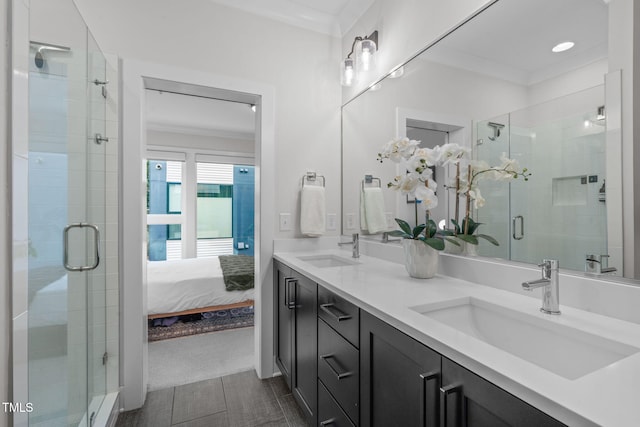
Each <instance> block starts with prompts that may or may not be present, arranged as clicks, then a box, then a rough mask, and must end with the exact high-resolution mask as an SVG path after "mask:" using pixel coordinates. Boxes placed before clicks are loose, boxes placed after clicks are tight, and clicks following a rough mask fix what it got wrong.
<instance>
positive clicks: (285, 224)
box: [280, 213, 291, 231]
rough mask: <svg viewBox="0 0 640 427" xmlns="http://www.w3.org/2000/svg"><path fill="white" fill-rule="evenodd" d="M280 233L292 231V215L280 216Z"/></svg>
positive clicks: (283, 214) (282, 214) (284, 214)
mask: <svg viewBox="0 0 640 427" xmlns="http://www.w3.org/2000/svg"><path fill="white" fill-rule="evenodd" d="M280 231H291V214H289V213H281V214H280Z"/></svg>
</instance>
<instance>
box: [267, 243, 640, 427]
mask: <svg viewBox="0 0 640 427" xmlns="http://www.w3.org/2000/svg"><path fill="white" fill-rule="evenodd" d="M320 254H333V255H337V256H340V257H343V258H348V259H351V258H350V252H347V251H345V250H326V251H313V252H296V253H290V252H277V253H275V254H274V258H276V259H277V260H279V261H281V262H283V263H285V264H287V265H288V266H289V267H291V268H293V269H294V270H296V271H298V272H299V273H301V274H304V275H305V276H307V277H309V278H310V279H312V280H314V281H316V282H317V283H319V284H320V285H322V286H324V287H326V288H327V289H330V290H332V291H334V292H335V293H336V294H338V295H340V296H342V297H344V298H346V299H347V300H349V301H351V302H353V303H355V304H357V305H358V306H360V307H361V308H363V309H364V310H366V311H368V312H370V313H371V314H373V315H375V316H377V317H379V318H381V319H382V320H384V321H386V322H387V323H389V324H391V325H392V326H394V327H395V328H397V329H399V330H401V331H402V332H404V333H406V334H407V335H409V336H411V337H413V338H415V339H416V340H418V341H420V342H422V343H424V344H425V345H427V346H429V347H431V348H432V349H434V350H436V351H438V352H439V353H441V354H442V355H443V356H445V357H448V358H449V359H451V360H453V361H454V362H457V363H459V364H460V365H462V366H464V367H466V368H468V369H470V370H471V371H473V372H475V373H477V374H478V375H480V376H482V377H484V378H485V379H487V380H489V381H491V382H492V383H494V384H496V385H498V386H500V387H502V388H503V389H505V390H507V391H509V392H510V393H512V394H514V395H516V396H518V397H520V398H521V399H523V400H525V401H527V402H528V403H530V404H531V405H533V406H535V407H537V408H539V409H540V410H542V411H544V412H545V413H547V414H549V415H551V416H552V417H554V418H556V419H558V420H560V421H562V422H564V423H566V424H567V425H570V426H582V425H603V426H612V427H621V426H640V410H638V404H640V351H639V352H637V353H635V354H632V355H631V356H628V357H626V358H623V359H621V360H619V361H617V362H615V363H612V364H610V365H608V366H605V367H604V368H601V369H599V370H596V371H594V372H591V373H588V374H586V375H584V376H582V377H579V378H577V379H573V380H570V379H566V378H564V377H562V376H560V375H557V374H554V373H552V372H550V371H548V370H546V369H544V368H541V367H538V366H537V365H534V364H533V363H530V362H528V361H525V360H523V359H520V358H518V357H516V356H514V355H511V354H510V353H507V352H506V351H503V350H501V349H499V348H497V347H494V346H492V345H489V344H487V343H485V342H482V341H480V340H478V339H475V338H472V337H470V336H468V335H466V334H463V333H461V332H459V331H457V330H455V329H453V328H451V327H448V326H446V325H445V324H443V323H440V322H438V321H436V320H433V319H430V318H428V317H425V316H423V315H421V314H420V313H418V312H417V311H414V310H411V309H410V308H409V307H415V306H420V305H423V304H430V303H435V302H438V301H447V300H451V299H455V298H462V297H474V298H477V299H481V300H485V301H489V302H491V303H494V304H498V305H501V306H505V307H508V308H510V309H513V310H517V311H521V312H523V313H526V314H528V315H531V316H536V317H540V318H542V319H544V320H546V321H550V322H556V323H558V324H559V325H566V326H569V327H572V328H575V329H578V330H584V331H586V332H589V333H591V334H594V335H598V336H601V337H605V338H607V339H610V340H614V341H618V342H620V343H623V344H627V345H629V346H632V347H636V348H638V349H640V325H638V324H635V323H631V322H626V321H623V320H618V319H613V318H610V317H606V316H602V315H598V314H594V313H590V312H586V311H583V310H578V309H574V308H571V307H567V306H563V305H562V301H560V309H561V311H562V314H561V315H559V316H550V315H547V314H543V313H541V312H540V311H539V309H540V306H541V301H540V300H539V299H534V298H530V297H526V296H522V295H518V294H516V293H513V292H507V291H504V290H500V289H495V288H492V287H489V286H483V285H478V284H475V283H471V282H467V281H464V280H460V279H455V278H451V277H447V276H440V275H438V276H436V277H434V278H432V279H413V278H411V277H409V275H408V274H407V272H406V270H405V268H404V266H403V265H401V264H397V263H392V262H388V261H384V260H381V259H379V258H373V257H369V256H366V255H361V256H360V258H359V259H358V262H359V263H358V264H356V265H347V266H343V267H330V268H318V267H314V266H313V265H311V264H310V263H308V262H305V261H303V260H300V259H299V258H298V257H301V256H306V255H320ZM514 286H520V284H519V283H514ZM560 287H561V289H562V280H561V281H560ZM639 309H640V308H639Z"/></svg>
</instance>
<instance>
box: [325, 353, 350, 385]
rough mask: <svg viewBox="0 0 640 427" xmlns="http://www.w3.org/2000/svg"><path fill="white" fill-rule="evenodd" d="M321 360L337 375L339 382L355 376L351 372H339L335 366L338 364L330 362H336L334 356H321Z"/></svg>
mask: <svg viewBox="0 0 640 427" xmlns="http://www.w3.org/2000/svg"><path fill="white" fill-rule="evenodd" d="M320 358H321V359H322V360H324V361H325V363H326V364H327V365H328V366H329V369H331V370H332V371H333V373H334V374H335V376H336V377H338V379H339V380H341V379H343V378H347V377H349V376H351V375H352V374H353V372H351V371H347V372H339V371H338V369H336V367H335V366H333V365H334V364H336V365H337V363H336V362H330V361H331V360H335V356H334V355H333V354H325V355H324V356H320Z"/></svg>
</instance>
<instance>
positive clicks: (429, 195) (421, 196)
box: [415, 181, 438, 210]
mask: <svg viewBox="0 0 640 427" xmlns="http://www.w3.org/2000/svg"><path fill="white" fill-rule="evenodd" d="M429 182H431V181H429ZM415 198H416V200H417V201H420V206H421V207H422V208H423V209H425V210H426V209H433V208H435V207H436V206H438V197H437V196H436V193H435V192H434V191H433V189H431V188H429V187H427V186H425V185H419V186H418V187H417V188H416V191H415Z"/></svg>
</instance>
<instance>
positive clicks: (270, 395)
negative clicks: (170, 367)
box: [116, 370, 309, 427]
mask: <svg viewBox="0 0 640 427" xmlns="http://www.w3.org/2000/svg"><path fill="white" fill-rule="evenodd" d="M164 426H167V427H169V426H180V427H217V426H221V427H222V426H224V427H226V426H233V427H236V426H237V427H254V426H282V427H294V426H295V427H298V426H300V427H308V426H309V425H308V424H307V423H306V421H305V419H304V415H303V414H302V411H301V410H300V408H299V407H298V405H297V404H296V402H295V400H294V398H293V395H292V394H291V392H290V391H289V389H288V388H287V385H286V383H285V382H284V379H283V378H282V377H275V378H269V379H267V380H260V379H259V378H258V377H257V376H256V373H255V371H254V370H250V371H244V372H240V373H237V374H232V375H227V376H224V377H219V378H213V379H210V380H204V381H199V382H196V383H192V384H186V385H181V386H177V387H170V388H165V389H162V390H157V391H152V392H149V393H148V394H147V401H146V402H145V404H144V406H143V407H142V408H140V409H136V410H133V411H128V412H124V413H122V414H120V416H119V417H118V422H117V424H116V427H164Z"/></svg>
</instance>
